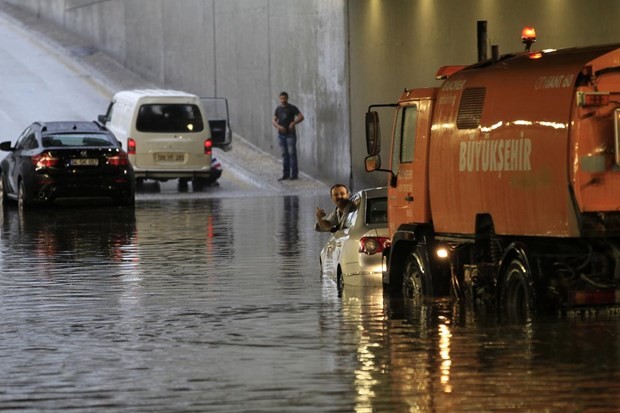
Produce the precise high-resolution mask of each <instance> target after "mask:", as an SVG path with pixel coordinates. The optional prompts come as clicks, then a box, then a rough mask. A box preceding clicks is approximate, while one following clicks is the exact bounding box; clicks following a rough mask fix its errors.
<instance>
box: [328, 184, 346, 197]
mask: <svg viewBox="0 0 620 413" xmlns="http://www.w3.org/2000/svg"><path fill="white" fill-rule="evenodd" d="M336 188H344V189H346V190H347V194H348V193H349V188H347V186H346V185H345V184H335V185H332V187H331V188H329V196H332V191H333V190H334V189H336Z"/></svg>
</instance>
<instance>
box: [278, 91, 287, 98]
mask: <svg viewBox="0 0 620 413" xmlns="http://www.w3.org/2000/svg"><path fill="white" fill-rule="evenodd" d="M280 96H284V97H285V98H287V99H288V93H286V92H280Z"/></svg>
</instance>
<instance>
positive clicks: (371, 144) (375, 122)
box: [366, 111, 381, 155]
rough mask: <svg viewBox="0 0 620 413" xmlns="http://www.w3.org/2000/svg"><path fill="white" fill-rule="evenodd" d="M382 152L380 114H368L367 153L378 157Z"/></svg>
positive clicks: (371, 112) (372, 112) (373, 112)
mask: <svg viewBox="0 0 620 413" xmlns="http://www.w3.org/2000/svg"><path fill="white" fill-rule="evenodd" d="M380 151H381V130H380V127H379V113H377V112H375V111H369V112H366V152H367V153H368V155H377V154H378V153H379V152H380Z"/></svg>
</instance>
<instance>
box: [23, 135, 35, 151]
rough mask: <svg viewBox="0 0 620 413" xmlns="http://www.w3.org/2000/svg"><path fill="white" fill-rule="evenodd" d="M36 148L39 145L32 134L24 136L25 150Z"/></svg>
mask: <svg viewBox="0 0 620 413" xmlns="http://www.w3.org/2000/svg"><path fill="white" fill-rule="evenodd" d="M38 147H39V143H38V142H37V138H35V136H34V133H32V134H30V135H28V136H26V139H25V140H24V149H25V150H29V149H36V148H38Z"/></svg>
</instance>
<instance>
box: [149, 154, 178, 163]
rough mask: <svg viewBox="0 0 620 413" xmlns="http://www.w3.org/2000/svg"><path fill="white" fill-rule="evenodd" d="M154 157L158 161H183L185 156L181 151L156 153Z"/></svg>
mask: <svg viewBox="0 0 620 413" xmlns="http://www.w3.org/2000/svg"><path fill="white" fill-rule="evenodd" d="M155 159H156V160H157V161H158V162H183V160H184V159H185V157H184V156H183V154H182V153H157V154H155Z"/></svg>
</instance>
